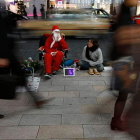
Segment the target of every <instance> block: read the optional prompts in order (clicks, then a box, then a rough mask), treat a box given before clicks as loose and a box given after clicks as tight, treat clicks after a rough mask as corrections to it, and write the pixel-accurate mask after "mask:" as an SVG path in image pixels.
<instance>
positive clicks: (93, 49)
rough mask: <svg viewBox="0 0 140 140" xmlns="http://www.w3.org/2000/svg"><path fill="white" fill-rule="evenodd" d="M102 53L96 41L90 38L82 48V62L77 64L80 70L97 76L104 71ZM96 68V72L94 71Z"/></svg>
mask: <svg viewBox="0 0 140 140" xmlns="http://www.w3.org/2000/svg"><path fill="white" fill-rule="evenodd" d="M102 63H103V56H102V51H101V49H100V48H99V44H98V41H97V39H95V38H91V39H89V41H88V45H87V46H85V47H84V50H83V54H82V60H80V61H79V62H78V65H79V66H80V69H81V70H88V69H89V74H91V75H93V74H94V73H95V74H97V75H98V74H99V72H102V71H103V70H104V66H103V64H102ZM95 68H97V70H96V69H95Z"/></svg>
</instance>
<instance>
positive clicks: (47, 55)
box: [44, 53, 52, 58]
mask: <svg viewBox="0 0 140 140" xmlns="http://www.w3.org/2000/svg"><path fill="white" fill-rule="evenodd" d="M47 57H52V55H51V54H49V53H46V54H44V58H47Z"/></svg>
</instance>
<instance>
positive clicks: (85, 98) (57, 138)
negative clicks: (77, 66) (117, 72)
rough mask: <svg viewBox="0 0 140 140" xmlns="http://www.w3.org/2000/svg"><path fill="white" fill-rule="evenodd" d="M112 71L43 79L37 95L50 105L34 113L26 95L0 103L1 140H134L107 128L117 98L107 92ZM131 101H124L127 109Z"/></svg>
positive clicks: (30, 100) (78, 73) (30, 101)
mask: <svg viewBox="0 0 140 140" xmlns="http://www.w3.org/2000/svg"><path fill="white" fill-rule="evenodd" d="M110 79H111V71H105V72H102V73H101V74H100V75H99V76H96V75H93V76H90V75H89V74H88V72H87V71H80V72H76V76H75V77H63V75H62V74H61V73H59V74H58V75H57V76H54V77H53V78H52V79H51V80H45V79H44V78H43V76H42V78H41V82H40V86H39V93H38V94H41V95H43V96H44V97H45V98H48V99H50V102H48V103H47V104H45V105H44V106H43V107H42V108H40V109H36V108H35V107H34V103H33V101H32V99H31V98H30V97H29V96H28V94H27V95H26V93H22V94H20V97H19V100H14V101H5V100H0V113H4V114H5V118H4V119H0V139H1V140H5V139H6V140H10V139H12V140H27V139H31V140H35V139H40V140H44V139H45V140H50V139H51V140H134V138H132V137H131V136H129V135H127V134H126V133H120V132H113V131H111V130H110V127H109V124H110V120H111V117H112V114H113V110H114V103H115V101H116V98H115V97H114V96H113V95H112V94H111V92H110V91H109V90H108V89H109V85H110ZM130 103H131V100H130V99H129V100H128V101H127V106H126V109H127V107H128V106H129V105H130Z"/></svg>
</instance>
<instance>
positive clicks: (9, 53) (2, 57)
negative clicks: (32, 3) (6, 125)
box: [0, 3, 45, 117]
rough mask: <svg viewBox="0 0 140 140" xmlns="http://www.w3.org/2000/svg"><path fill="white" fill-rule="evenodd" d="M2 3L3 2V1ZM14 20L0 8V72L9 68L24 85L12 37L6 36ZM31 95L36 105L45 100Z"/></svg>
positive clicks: (24, 81) (23, 77)
mask: <svg viewBox="0 0 140 140" xmlns="http://www.w3.org/2000/svg"><path fill="white" fill-rule="evenodd" d="M3 4H4V3H3ZM13 22H16V21H15V20H12V19H11V18H10V16H7V15H6V11H5V9H1V10H0V28H1V29H0V74H2V71H3V69H4V68H9V69H11V70H12V72H13V73H14V74H15V75H17V76H19V77H21V78H20V79H21V81H19V83H20V85H22V86H26V80H25V75H24V73H23V71H22V69H21V66H20V63H19V62H18V60H17V59H16V57H15V55H14V52H13V48H14V40H13V38H10V37H8V33H12V31H13V27H14V26H13V25H16V24H15V23H14V24H13ZM5 76H6V75H5ZM29 93H30V95H31V96H32V97H33V99H34V101H35V103H36V106H40V105H42V104H43V103H44V102H45V101H41V100H40V99H39V98H38V97H36V96H35V94H34V93H33V92H29ZM0 117H2V116H0Z"/></svg>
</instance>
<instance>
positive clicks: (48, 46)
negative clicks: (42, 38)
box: [44, 25, 68, 78]
mask: <svg viewBox="0 0 140 140" xmlns="http://www.w3.org/2000/svg"><path fill="white" fill-rule="evenodd" d="M44 48H45V52H46V54H45V55H44V61H45V72H46V74H45V77H47V78H51V74H52V71H51V65H52V61H53V67H52V69H53V74H54V75H55V74H56V71H57V70H59V67H60V64H61V62H62V59H63V53H62V51H60V50H67V49H68V45H67V43H66V42H65V40H64V39H63V37H62V36H60V30H59V27H58V26H57V25H55V26H53V28H52V35H50V36H49V37H48V38H47V40H46V43H45V47H44Z"/></svg>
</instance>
